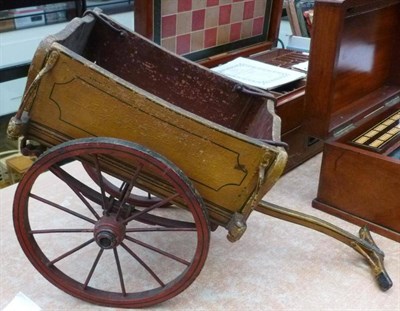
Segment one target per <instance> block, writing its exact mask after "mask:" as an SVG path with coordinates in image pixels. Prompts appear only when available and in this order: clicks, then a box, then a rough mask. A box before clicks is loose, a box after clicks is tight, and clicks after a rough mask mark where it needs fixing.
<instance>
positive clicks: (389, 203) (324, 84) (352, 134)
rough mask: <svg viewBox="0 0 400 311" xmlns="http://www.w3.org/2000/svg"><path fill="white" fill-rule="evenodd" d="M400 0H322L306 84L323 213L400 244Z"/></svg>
mask: <svg viewBox="0 0 400 311" xmlns="http://www.w3.org/2000/svg"><path fill="white" fill-rule="evenodd" d="M399 28H400V1H399V0H379V1H377V0H342V1H338V0H336V1H333V0H319V1H316V3H315V7H314V30H313V33H312V36H313V40H312V42H311V54H310V64H309V72H308V81H307V87H306V113H305V116H306V122H305V124H306V125H307V131H308V133H309V134H310V135H314V136H316V137H320V138H323V139H325V140H326V141H325V144H324V150H323V158H322V166H321V174H320V180H319V187H318V194H317V197H316V199H315V200H314V201H313V206H314V207H315V208H318V209H321V210H323V211H326V212H328V213H331V214H333V215H336V216H339V217H341V218H343V219H346V220H349V221H351V222H353V223H356V224H358V225H365V224H366V225H368V226H369V227H370V228H371V229H372V230H373V231H375V232H377V233H380V234H382V235H384V236H386V237H389V238H391V239H393V240H396V241H399V242H400V199H399V194H398V191H399V189H400V32H399Z"/></svg>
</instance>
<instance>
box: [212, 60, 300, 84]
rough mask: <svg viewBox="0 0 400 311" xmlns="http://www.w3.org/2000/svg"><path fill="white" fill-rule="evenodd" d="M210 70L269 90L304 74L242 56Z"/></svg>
mask: <svg viewBox="0 0 400 311" xmlns="http://www.w3.org/2000/svg"><path fill="white" fill-rule="evenodd" d="M211 70H213V71H214V72H217V73H220V74H222V75H224V76H227V77H229V78H231V79H234V80H236V81H239V82H242V83H245V84H248V85H251V86H256V87H259V88H262V89H265V90H271V89H273V88H276V87H278V86H281V85H284V84H287V83H290V82H293V81H296V80H299V79H302V78H304V77H305V76H306V74H305V73H303V72H299V71H296V70H291V69H286V68H282V67H278V66H273V65H270V64H266V63H262V62H259V61H256V60H252V59H248V58H244V57H238V58H236V59H234V60H233V61H230V62H228V63H226V64H223V65H220V66H217V67H214V68H212V69H211Z"/></svg>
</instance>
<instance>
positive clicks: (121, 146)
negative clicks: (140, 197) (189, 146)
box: [13, 138, 210, 308]
mask: <svg viewBox="0 0 400 311" xmlns="http://www.w3.org/2000/svg"><path fill="white" fill-rule="evenodd" d="M82 163H83V164H84V165H85V163H86V164H87V163H89V164H90V165H91V166H92V167H94V168H95V171H96V174H97V175H98V180H99V181H101V180H103V176H104V179H106V180H112V182H113V184H116V183H117V182H119V187H118V189H119V190H118V193H115V192H114V191H112V193H108V192H107V190H108V189H109V188H108V187H107V186H103V185H102V183H101V182H100V183H99V185H97V184H96V183H95V182H94V181H93V179H92V178H91V177H90V176H88V175H87V174H86V171H85V169H84V168H83V167H82ZM136 188H139V189H142V190H144V191H146V192H149V193H152V194H153V195H155V196H156V197H157V198H160V201H159V202H157V203H155V204H153V205H150V206H145V207H143V206H138V205H133V204H131V203H130V202H129V200H128V198H129V197H130V196H131V194H132V193H133V192H135V189H136ZM164 204H171V205H174V206H176V208H168V209H159V208H157V207H158V206H161V205H164ZM13 217H14V227H15V231H16V234H17V237H18V240H19V243H20V244H21V247H22V249H23V251H24V252H25V254H26V256H27V257H28V259H29V260H30V261H31V262H32V264H33V265H34V266H35V268H36V269H37V270H38V271H39V272H40V273H41V274H42V275H43V276H44V277H45V278H47V279H48V280H49V281H50V282H51V283H53V284H54V285H56V286H57V287H59V288H60V289H62V290H64V291H65V292H67V293H69V294H71V295H73V296H75V297H78V298H80V299H83V300H86V301H89V302H91V303H94V304H99V305H104V306H112V307H124V308H135V307H144V306H150V305H154V304H156V303H160V302H162V301H165V300H167V299H170V298H172V297H174V296H176V295H177V294H179V293H180V292H182V291H183V290H184V289H185V288H187V287H188V286H189V285H190V284H191V283H192V282H193V281H194V279H195V278H196V277H197V275H198V274H199V273H200V271H201V269H202V267H203V265H204V262H205V260H206V257H207V253H208V248H209V238H210V228H209V224H208V216H207V213H206V209H205V207H204V204H203V202H202V199H201V198H200V197H199V195H198V194H197V193H196V191H195V190H194V188H193V186H192V184H191V182H190V180H189V179H188V178H187V177H185V175H184V174H183V173H182V172H181V171H180V170H179V169H178V168H177V167H176V166H175V165H174V164H172V163H171V162H169V161H168V160H166V159H165V158H163V157H162V156H160V155H159V154H157V153H154V152H152V151H150V150H148V149H145V148H143V147H142V146H139V145H137V144H134V143H131V142H126V141H121V140H116V139H110V138H85V139H77V140H74V141H71V142H66V143H63V144H60V145H58V146H56V147H53V148H51V149H50V150H49V151H48V152H46V153H45V154H43V155H42V156H41V157H40V158H39V159H38V160H37V162H35V164H34V165H33V166H32V167H31V168H30V169H29V171H28V172H27V173H26V175H25V176H24V177H23V179H22V180H21V182H20V184H19V185H18V188H17V190H16V195H15V200H14V210H13Z"/></svg>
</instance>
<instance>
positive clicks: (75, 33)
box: [20, 16, 95, 110]
mask: <svg viewBox="0 0 400 311" xmlns="http://www.w3.org/2000/svg"><path fill="white" fill-rule="evenodd" d="M94 24H95V20H94V18H93V17H92V16H87V17H85V18H74V19H73V20H72V21H70V22H69V23H68V27H66V28H64V29H63V30H61V31H60V32H58V33H56V34H54V35H50V36H47V37H46V38H44V39H43V40H42V41H41V42H40V44H39V46H38V48H37V49H36V51H35V54H34V57H33V59H32V63H31V66H30V68H29V72H28V76H27V83H26V86H25V92H24V93H27V90H28V88H29V87H30V86H31V84H32V82H33V80H34V79H35V78H36V77H37V75H38V74H39V72H40V70H41V69H42V68H43V66H44V64H45V62H46V60H47V57H48V55H49V51H50V49H51V45H52V44H53V43H54V42H59V43H61V44H63V45H64V46H67V47H68V48H70V49H71V50H72V51H74V52H75V53H78V54H80V53H82V51H84V48H85V45H86V43H87V40H88V39H89V35H90V33H91V29H92V28H93V27H94ZM22 109H23V107H22V106H21V108H20V110H22Z"/></svg>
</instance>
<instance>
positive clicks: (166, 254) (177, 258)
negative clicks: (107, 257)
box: [125, 235, 190, 266]
mask: <svg viewBox="0 0 400 311" xmlns="http://www.w3.org/2000/svg"><path fill="white" fill-rule="evenodd" d="M125 238H126V239H127V240H129V241H131V242H133V243H136V244H138V245H140V246H143V247H145V248H147V249H150V250H152V251H154V252H156V253H158V254H161V255H164V256H165V257H168V258H170V259H173V260H175V261H177V262H180V263H182V264H184V265H186V266H189V265H190V262H189V261H187V260H184V259H182V258H179V257H177V256H175V255H173V254H171V253H168V252H166V251H164V250H162V249H159V248H157V247H154V246H152V245H150V244H147V243H145V242H142V241H139V240H137V239H135V238H132V237H130V236H128V235H127V236H125Z"/></svg>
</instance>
